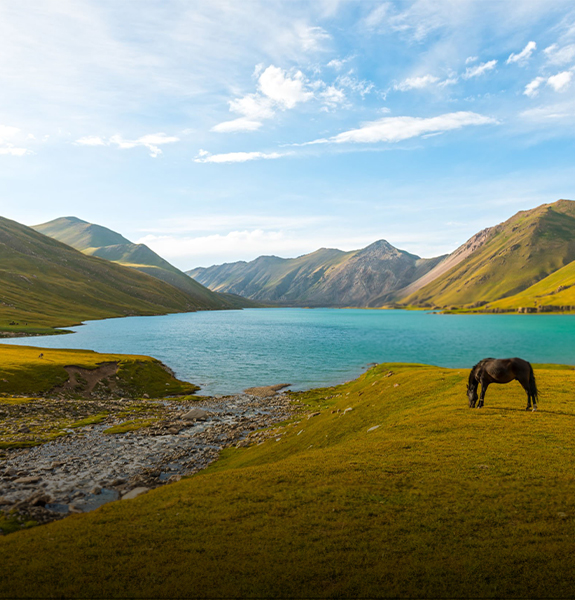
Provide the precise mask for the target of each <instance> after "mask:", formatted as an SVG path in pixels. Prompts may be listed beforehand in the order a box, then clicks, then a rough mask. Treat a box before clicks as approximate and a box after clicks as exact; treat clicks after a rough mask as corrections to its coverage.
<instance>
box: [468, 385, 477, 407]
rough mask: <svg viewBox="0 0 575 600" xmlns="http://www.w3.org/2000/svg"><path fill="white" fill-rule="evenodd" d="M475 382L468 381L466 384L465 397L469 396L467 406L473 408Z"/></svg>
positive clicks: (475, 389)
mask: <svg viewBox="0 0 575 600" xmlns="http://www.w3.org/2000/svg"><path fill="white" fill-rule="evenodd" d="M477 387H478V386H477V383H470V384H469V385H468V386H467V398H469V408H475V403H476V402H477V398H479V396H478V395H477Z"/></svg>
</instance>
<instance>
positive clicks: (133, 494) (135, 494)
mask: <svg viewBox="0 0 575 600" xmlns="http://www.w3.org/2000/svg"><path fill="white" fill-rule="evenodd" d="M149 491H150V488H147V487H137V488H134V489H133V490H131V491H130V492H128V493H127V494H124V495H123V496H122V500H133V499H134V498H137V497H138V496H141V495H142V494H145V493H146V492H149Z"/></svg>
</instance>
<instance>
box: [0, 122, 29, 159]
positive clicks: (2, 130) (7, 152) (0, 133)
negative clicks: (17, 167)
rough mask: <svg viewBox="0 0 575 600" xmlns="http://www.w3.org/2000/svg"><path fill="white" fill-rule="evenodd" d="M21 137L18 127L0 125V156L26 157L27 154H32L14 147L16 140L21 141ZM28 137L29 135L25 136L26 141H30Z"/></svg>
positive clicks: (26, 149)
mask: <svg viewBox="0 0 575 600" xmlns="http://www.w3.org/2000/svg"><path fill="white" fill-rule="evenodd" d="M22 135H23V134H22ZM22 135H21V130H20V129H18V127H12V126H10V125H0V155H4V156H26V155H27V154H33V152H32V151H31V150H28V148H22V147H20V146H18V145H16V144H17V142H18V140H19V139H22ZM30 135H31V134H29V135H28V136H26V139H27V140H30V139H32V138H30ZM32 137H33V136H32Z"/></svg>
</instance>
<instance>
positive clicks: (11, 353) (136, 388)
mask: <svg viewBox="0 0 575 600" xmlns="http://www.w3.org/2000/svg"><path fill="white" fill-rule="evenodd" d="M41 355H42V357H41V358H40V356H41ZM107 362H117V363H118V373H117V377H118V378H119V379H118V380H119V382H120V383H121V384H122V386H123V387H124V388H125V389H126V391H127V392H130V393H132V394H133V395H142V394H148V396H150V397H157V398H159V397H164V396H167V395H171V394H185V393H193V392H194V391H195V390H198V389H199V388H198V387H197V386H194V385H193V384H191V383H186V382H182V381H178V380H177V379H175V378H174V377H173V376H172V375H170V373H168V372H167V371H166V370H165V369H164V368H163V367H162V366H161V364H160V362H159V361H157V360H156V359H154V358H150V357H149V356H139V355H128V354H100V353H99V352H94V351H92V350H55V349H50V348H35V347H32V346H13V345H6V344H1V343H0V393H5V394H40V393H45V392H48V391H49V390H51V389H52V388H54V387H55V386H59V385H62V384H63V383H64V382H66V381H67V380H68V373H67V372H66V370H65V369H64V367H65V366H70V365H74V366H77V367H82V368H84V369H96V368H97V367H98V366H99V365H100V364H101V363H107Z"/></svg>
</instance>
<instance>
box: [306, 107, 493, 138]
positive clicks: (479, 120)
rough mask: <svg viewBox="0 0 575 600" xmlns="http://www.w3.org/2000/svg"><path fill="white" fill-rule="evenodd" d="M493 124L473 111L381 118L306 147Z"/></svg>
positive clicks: (400, 136) (420, 134)
mask: <svg viewBox="0 0 575 600" xmlns="http://www.w3.org/2000/svg"><path fill="white" fill-rule="evenodd" d="M492 123H497V121H496V120H495V119H493V118H491V117H486V116H484V115H480V114H477V113H474V112H465V111H461V112H455V113H447V114H444V115H439V116H438V117H430V118H421V117H384V118H382V119H378V120H377V121H370V122H368V123H364V124H363V125H362V126H361V127H359V128H358V129H352V130H350V131H344V132H343V133H339V134H338V135H336V136H333V137H331V138H329V139H320V140H315V141H313V142H308V144H325V143H335V144H342V143H349V142H352V143H363V144H373V143H376V142H391V143H393V142H400V141H402V140H407V139H409V138H414V137H419V136H422V135H425V134H430V133H443V132H445V131H451V130H454V129H461V128H462V127H466V126H468V125H487V124H492Z"/></svg>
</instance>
